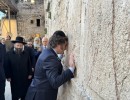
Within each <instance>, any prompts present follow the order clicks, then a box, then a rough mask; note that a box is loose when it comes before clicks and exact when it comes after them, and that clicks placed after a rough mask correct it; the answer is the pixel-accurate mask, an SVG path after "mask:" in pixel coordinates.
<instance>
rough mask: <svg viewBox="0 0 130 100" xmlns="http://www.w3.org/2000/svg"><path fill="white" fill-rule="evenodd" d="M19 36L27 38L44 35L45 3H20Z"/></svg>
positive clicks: (39, 0) (41, 1)
mask: <svg viewBox="0 0 130 100" xmlns="http://www.w3.org/2000/svg"><path fill="white" fill-rule="evenodd" d="M17 7H18V10H19V11H18V14H17V23H18V35H22V36H25V37H28V36H31V35H32V36H33V35H34V34H40V35H41V36H43V35H44V23H45V20H44V19H45V18H44V2H43V0H36V2H35V3H31V0H30V1H29V0H28V1H20V0H19V1H18V3H17Z"/></svg>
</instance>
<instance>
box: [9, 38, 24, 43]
mask: <svg viewBox="0 0 130 100" xmlns="http://www.w3.org/2000/svg"><path fill="white" fill-rule="evenodd" d="M11 42H12V43H23V44H26V43H25V40H24V38H23V37H20V36H17V37H16V40H14V41H11Z"/></svg>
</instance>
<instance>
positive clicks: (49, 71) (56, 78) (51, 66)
mask: <svg viewBox="0 0 130 100" xmlns="http://www.w3.org/2000/svg"><path fill="white" fill-rule="evenodd" d="M59 66H60V64H59V62H58V61H57V60H56V59H55V57H53V56H51V57H48V58H47V59H46V60H45V64H44V68H45V70H46V76H47V78H48V80H49V82H50V84H51V86H52V87H53V88H55V89H57V88H58V87H60V86H61V85H62V84H64V83H65V82H67V81H68V80H70V79H71V78H73V73H72V72H71V71H70V69H67V70H65V71H63V72H62V73H61V74H59Z"/></svg>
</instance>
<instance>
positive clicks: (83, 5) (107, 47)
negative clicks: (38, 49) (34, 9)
mask: <svg viewBox="0 0 130 100" xmlns="http://www.w3.org/2000/svg"><path fill="white" fill-rule="evenodd" d="M48 2H50V7H48V5H49V3H48ZM46 9H47V11H46V27H47V32H48V34H49V36H50V35H51V34H53V32H54V31H55V30H63V31H64V32H65V33H66V34H67V35H68V37H69V50H68V51H67V52H66V53H67V55H68V54H69V53H70V52H72V51H73V52H74V54H75V57H76V66H77V71H76V77H75V78H74V79H73V80H71V81H70V82H68V83H66V84H64V85H63V86H62V87H61V88H60V91H59V97H58V100H129V99H130V50H129V49H130V1H129V0H45V10H46ZM67 58H68V57H66V59H67ZM66 64H67V62H66Z"/></svg>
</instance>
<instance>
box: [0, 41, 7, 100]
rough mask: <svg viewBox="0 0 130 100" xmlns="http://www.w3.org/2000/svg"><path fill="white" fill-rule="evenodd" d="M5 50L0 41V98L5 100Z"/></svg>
mask: <svg viewBox="0 0 130 100" xmlns="http://www.w3.org/2000/svg"><path fill="white" fill-rule="evenodd" d="M5 52H6V51H5V48H4V47H3V45H2V44H1V43H0V100H5V96H4V93H5V73H4V67H3V64H4V55H5Z"/></svg>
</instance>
